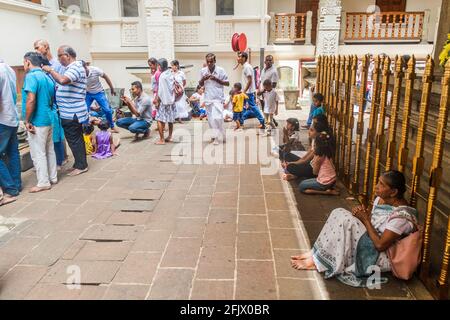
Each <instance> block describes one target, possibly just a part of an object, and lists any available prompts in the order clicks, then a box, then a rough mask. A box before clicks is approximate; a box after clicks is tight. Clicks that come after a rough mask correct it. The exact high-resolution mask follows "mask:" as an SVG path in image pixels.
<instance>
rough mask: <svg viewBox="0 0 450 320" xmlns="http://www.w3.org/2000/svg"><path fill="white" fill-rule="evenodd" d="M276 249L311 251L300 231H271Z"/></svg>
mask: <svg viewBox="0 0 450 320" xmlns="http://www.w3.org/2000/svg"><path fill="white" fill-rule="evenodd" d="M270 234H271V237H272V246H273V248H274V249H306V250H307V249H310V248H311V247H310V246H308V245H307V243H306V242H305V241H304V240H303V238H302V233H301V231H300V230H299V229H270Z"/></svg>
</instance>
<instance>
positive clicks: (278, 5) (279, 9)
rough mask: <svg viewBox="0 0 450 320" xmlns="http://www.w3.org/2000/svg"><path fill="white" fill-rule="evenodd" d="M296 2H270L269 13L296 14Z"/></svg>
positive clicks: (293, 0) (280, 0) (282, 0)
mask: <svg viewBox="0 0 450 320" xmlns="http://www.w3.org/2000/svg"><path fill="white" fill-rule="evenodd" d="M295 10H296V4H295V0H269V12H275V13H295Z"/></svg>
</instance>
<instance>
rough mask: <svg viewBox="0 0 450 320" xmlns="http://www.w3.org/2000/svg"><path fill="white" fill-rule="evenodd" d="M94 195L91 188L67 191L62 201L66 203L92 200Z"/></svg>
mask: <svg viewBox="0 0 450 320" xmlns="http://www.w3.org/2000/svg"><path fill="white" fill-rule="evenodd" d="M61 183H62V182H61ZM72 190H73V189H72ZM93 196H94V193H93V192H92V191H90V190H74V191H71V192H68V193H66V196H65V197H64V198H62V199H61V202H62V203H64V204H80V203H83V202H85V201H87V200H90V199H91V198H92V197H93Z"/></svg>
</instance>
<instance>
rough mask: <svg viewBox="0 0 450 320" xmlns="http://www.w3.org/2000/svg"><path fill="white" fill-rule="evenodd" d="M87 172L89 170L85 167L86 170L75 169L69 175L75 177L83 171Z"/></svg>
mask: <svg viewBox="0 0 450 320" xmlns="http://www.w3.org/2000/svg"><path fill="white" fill-rule="evenodd" d="M86 172H88V169H84V170H79V169H75V170H73V171H72V172H71V173H69V174H68V176H69V177H75V176H79V175H80V174H83V173H86Z"/></svg>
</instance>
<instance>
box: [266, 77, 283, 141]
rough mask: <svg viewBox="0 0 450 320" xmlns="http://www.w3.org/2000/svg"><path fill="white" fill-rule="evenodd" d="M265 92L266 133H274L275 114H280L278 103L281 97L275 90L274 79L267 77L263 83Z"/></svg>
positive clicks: (268, 134)
mask: <svg viewBox="0 0 450 320" xmlns="http://www.w3.org/2000/svg"><path fill="white" fill-rule="evenodd" d="M263 87H264V92H263V97H264V118H265V121H266V135H267V136H270V135H272V129H275V128H276V126H275V123H274V121H273V118H274V116H276V115H278V104H279V102H280V97H279V96H278V93H277V92H276V91H275V89H274V88H273V85H272V81H271V80H269V79H267V80H265V81H264V83H263Z"/></svg>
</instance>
